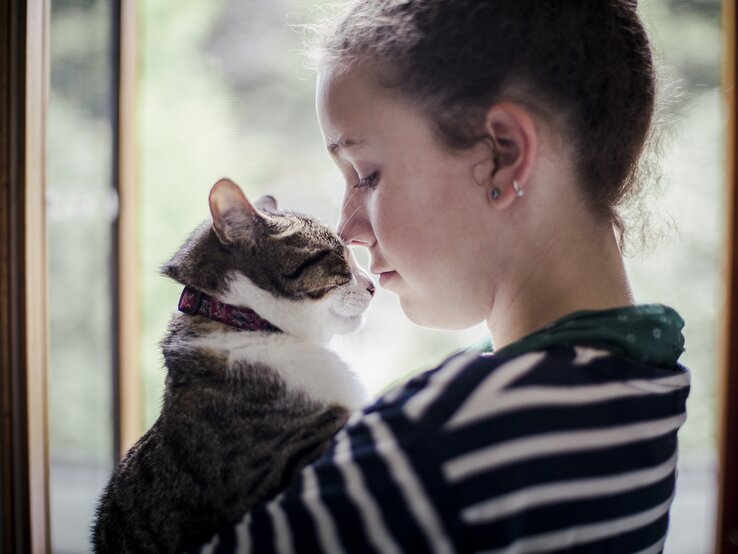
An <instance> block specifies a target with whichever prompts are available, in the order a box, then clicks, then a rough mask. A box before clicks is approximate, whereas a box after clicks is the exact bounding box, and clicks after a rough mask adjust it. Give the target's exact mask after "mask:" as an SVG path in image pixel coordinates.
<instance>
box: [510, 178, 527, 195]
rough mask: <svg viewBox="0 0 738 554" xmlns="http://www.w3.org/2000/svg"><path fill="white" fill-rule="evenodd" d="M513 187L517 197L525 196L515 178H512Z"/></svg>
mask: <svg viewBox="0 0 738 554" xmlns="http://www.w3.org/2000/svg"><path fill="white" fill-rule="evenodd" d="M513 188H514V189H515V196H517V197H521V196H525V191H523V189H522V188H520V185H519V184H518V181H517V180H516V179H513Z"/></svg>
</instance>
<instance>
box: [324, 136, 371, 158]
mask: <svg viewBox="0 0 738 554" xmlns="http://www.w3.org/2000/svg"><path fill="white" fill-rule="evenodd" d="M362 144H365V141H363V140H357V139H352V138H348V137H344V136H340V137H338V138H336V139H334V140H331V141H330V143H329V144H328V152H330V154H331V156H337V155H338V153H339V152H340V151H341V150H342V149H344V148H351V147H353V146H360V145H362Z"/></svg>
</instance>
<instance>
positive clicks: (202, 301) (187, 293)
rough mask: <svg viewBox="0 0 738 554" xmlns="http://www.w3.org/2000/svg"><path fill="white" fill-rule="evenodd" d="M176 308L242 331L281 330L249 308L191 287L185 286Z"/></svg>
mask: <svg viewBox="0 0 738 554" xmlns="http://www.w3.org/2000/svg"><path fill="white" fill-rule="evenodd" d="M178 309H179V311H180V312H183V313H185V314H189V315H201V316H203V317H207V318H208V319H212V320H213V321H219V322H221V323H225V324H226V325H230V326H231V327H236V328H238V329H243V330H244V331H270V332H273V333H281V332H282V330H281V329H279V328H277V327H275V326H274V325H272V324H271V323H269V322H268V321H267V320H266V319H264V318H262V317H261V316H259V314H257V313H256V312H255V311H254V310H252V309H251V308H241V307H238V306H233V305H231V304H225V303H223V302H218V301H217V300H215V299H214V298H213V297H212V296H210V295H208V294H205V293H204V292H202V291H199V290H197V289H193V288H192V287H185V288H184V290H183V291H182V296H180V297H179V306H178Z"/></svg>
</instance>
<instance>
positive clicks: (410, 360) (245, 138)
mask: <svg viewBox="0 0 738 554" xmlns="http://www.w3.org/2000/svg"><path fill="white" fill-rule="evenodd" d="M319 4H321V2H306V1H305V0H274V1H269V2H230V1H217V2H194V3H190V2H188V3H182V2H177V1H176V0H160V1H157V2H144V3H142V4H141V19H140V23H141V29H140V33H141V34H140V37H139V38H140V45H141V58H140V60H141V73H140V76H139V79H140V81H139V83H140V88H139V99H138V100H139V102H138V105H139V115H138V121H137V124H138V129H139V140H140V144H139V150H138V159H139V164H140V166H139V176H140V186H139V191H138V199H139V208H138V210H139V214H140V218H139V225H140V227H139V236H140V237H141V243H140V245H141V258H140V259H141V266H140V274H139V283H140V285H141V295H142V297H141V301H140V305H141V306H142V327H141V329H142V336H141V339H140V344H141V349H142V350H141V366H142V368H143V378H142V380H143V383H144V393H145V410H146V414H145V425H146V427H148V426H150V425H151V424H152V423H153V422H154V420H155V419H156V417H157V416H158V413H159V409H160V406H161V395H162V391H163V383H164V375H165V372H164V370H163V369H162V368H163V361H162V358H161V353H160V350H159V347H158V341H159V340H161V338H162V336H163V334H164V332H165V330H166V325H167V321H168V320H169V316H170V314H171V312H172V311H173V310H175V309H176V307H177V300H178V299H179V292H180V289H179V287H178V286H177V285H175V284H174V283H173V282H172V281H170V280H168V279H167V278H165V277H162V276H160V275H159V271H158V269H159V266H160V265H161V264H162V263H163V262H165V261H166V260H167V259H168V258H169V256H171V255H172V253H173V252H174V251H175V249H176V248H178V247H179V246H180V244H181V243H182V242H183V240H184V239H185V237H186V236H187V235H188V234H189V233H190V232H191V231H192V229H193V228H194V227H195V226H196V225H197V224H198V223H200V222H201V221H202V220H203V219H205V218H206V217H209V212H208V204H207V198H208V192H209V190H210V187H211V186H212V185H213V184H214V183H215V181H216V180H217V179H219V178H220V177H223V176H229V177H230V178H232V179H234V180H235V181H236V182H238V183H239V184H241V185H242V186H243V187H244V190H245V192H246V194H247V195H248V196H250V197H254V198H255V197H258V196H260V195H262V194H266V193H269V194H273V195H274V196H275V197H276V198H277V200H278V201H279V203H280V206H281V207H284V208H287V209H292V210H296V211H302V212H305V213H309V214H313V215H316V216H318V217H319V218H321V219H322V220H323V221H326V222H329V223H331V224H335V222H336V221H337V220H338V212H339V202H340V197H339V196H340V194H339V192H340V191H341V190H342V188H343V183H342V177H341V175H340V174H339V173H338V171H337V170H336V168H335V166H334V164H333V162H332V161H331V160H330V158H329V156H328V155H327V153H326V150H325V146H324V144H323V139H322V137H321V135H320V130H319V127H318V123H317V119H316V116H315V107H314V106H315V92H314V91H315V75H314V74H313V73H312V72H311V71H309V70H307V69H305V68H304V67H303V60H302V59H301V57H300V56H299V55H298V53H297V50H298V49H299V48H300V46H301V45H300V38H299V36H298V34H297V33H295V32H293V31H291V30H289V29H287V25H288V24H289V23H299V22H304V21H306V20H307V19H308V16H307V14H308V13H309V9H310V7H311V6H315V5H319ZM357 257H358V258H359V261H360V262H361V263H362V264H363V265H364V266H365V267H366V266H367V259H368V258H367V256H366V253H365V252H364V250H363V249H357ZM480 334H481V331H480V329H476V330H472V331H470V332H468V333H466V334H465V335H463V336H462V337H461V338H460V336H459V334H457V333H447V332H442V331H433V330H429V329H425V328H422V327H418V326H416V325H414V324H412V323H411V322H409V321H408V320H407V319H406V318H405V316H404V315H403V314H402V312H401V310H400V308H399V304H398V302H397V297H396V296H395V295H393V294H391V293H389V292H387V291H384V290H381V289H378V291H377V294H376V295H375V299H374V301H373V306H372V310H371V313H370V314H369V319H368V321H367V325H366V326H365V327H364V329H362V330H361V331H359V332H357V333H354V334H352V335H349V336H345V337H338V338H337V339H336V342H335V343H334V344H335V346H336V349H338V350H340V351H341V353H342V354H343V355H344V356H345V357H347V358H348V359H350V361H351V363H352V364H354V366H355V367H356V368H357V369H358V370H359V371H360V372H361V373H362V375H363V377H364V379H365V381H366V383H367V385H368V387H369V388H370V389H371V390H372V391H378V390H379V389H381V388H382V387H384V386H386V385H387V384H388V383H389V382H390V381H391V380H393V379H396V378H398V377H401V376H402V375H403V374H406V373H407V372H409V371H411V370H416V369H419V368H422V367H429V365H430V364H432V363H437V362H438V361H439V360H440V359H441V358H442V357H443V356H444V355H446V354H448V353H450V352H451V351H452V350H454V349H455V348H457V347H458V346H459V344H462V343H468V342H470V341H471V340H474V339H476V338H478V337H479V335H480ZM377 344H381V345H382V347H381V348H377V347H376V345H377Z"/></svg>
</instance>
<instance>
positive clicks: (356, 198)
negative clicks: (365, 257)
mask: <svg viewBox="0 0 738 554" xmlns="http://www.w3.org/2000/svg"><path fill="white" fill-rule="evenodd" d="M349 194H350V195H349V197H348V199H344V201H343V204H342V205H343V208H342V209H341V217H340V218H339V219H338V224H337V225H336V228H337V230H338V234H339V236H340V237H341V238H342V239H343V241H344V242H345V243H346V244H351V245H358V246H369V245H371V244H373V243H374V234H373V233H372V228H371V225H370V223H369V220H368V219H367V217H366V210H365V207H364V202H363V201H362V199H361V198H360V195H361V193H357V192H356V191H351V192H350V193H349Z"/></svg>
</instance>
